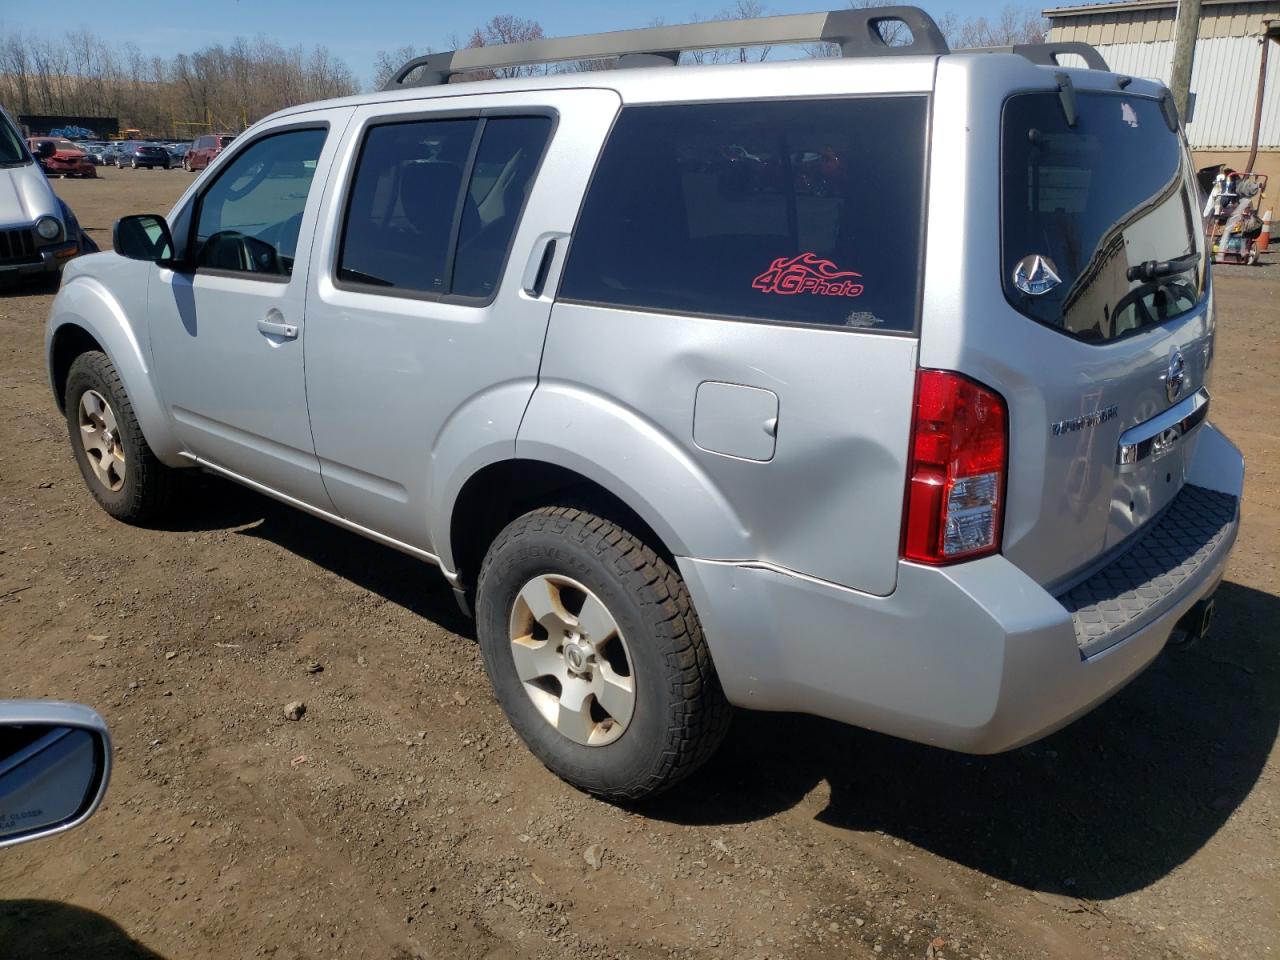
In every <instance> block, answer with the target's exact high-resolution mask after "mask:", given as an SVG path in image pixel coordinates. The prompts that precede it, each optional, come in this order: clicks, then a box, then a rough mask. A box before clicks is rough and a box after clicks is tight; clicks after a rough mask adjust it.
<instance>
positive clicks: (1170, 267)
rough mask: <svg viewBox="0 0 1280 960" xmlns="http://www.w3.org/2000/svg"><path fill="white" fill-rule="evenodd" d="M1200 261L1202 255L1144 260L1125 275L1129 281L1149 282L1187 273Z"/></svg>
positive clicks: (1192, 254) (1188, 254)
mask: <svg viewBox="0 0 1280 960" xmlns="http://www.w3.org/2000/svg"><path fill="white" fill-rule="evenodd" d="M1199 261H1200V254H1198V253H1187V254H1183V255H1182V256H1181V257H1174V258H1173V259H1172V260H1144V261H1143V262H1142V263H1139V264H1137V265H1135V266H1132V267H1130V268H1129V270H1128V272H1127V273H1126V274H1125V277H1127V278H1128V279H1129V280H1131V281H1132V280H1142V281H1149V280H1155V279H1156V278H1158V277H1168V276H1171V275H1173V274H1175V273H1185V272H1186V271H1188V270H1190V269H1191V268H1192V267H1194V266H1195V265H1196V264H1197V263H1199Z"/></svg>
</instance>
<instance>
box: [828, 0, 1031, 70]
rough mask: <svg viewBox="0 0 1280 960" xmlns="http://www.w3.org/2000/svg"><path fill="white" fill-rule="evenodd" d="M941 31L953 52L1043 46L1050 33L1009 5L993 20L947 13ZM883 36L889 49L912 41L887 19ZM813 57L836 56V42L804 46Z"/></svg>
mask: <svg viewBox="0 0 1280 960" xmlns="http://www.w3.org/2000/svg"><path fill="white" fill-rule="evenodd" d="M894 3H895V0H849V7H850V8H851V9H853V10H875V9H876V8H878V7H887V6H892V5H894ZM936 22H937V24H938V30H939V31H941V33H942V35H943V37H945V38H946V41H947V44H948V45H949V46H950V47H951V48H952V49H954V50H963V49H965V48H967V47H1006V46H1010V45H1012V44H1015V43H1043V42H1044V40H1045V37H1046V36H1047V35H1048V33H1049V21H1048V20H1046V19H1044V18H1043V17H1042V16H1040V14H1039V11H1038V10H1037V9H1035V8H1028V7H1016V6H1006V7H1005V8H1004V9H1002V10H1001V11H1000V14H999V16H998V17H996V19H995V20H994V21H992V20H990V19H988V18H987V17H986V16H982V15H979V16H976V17H966V18H965V19H964V20H961V19H959V18H958V17H957V16H956V15H955V14H954V13H952V12H951V11H948V12H946V13H944V14H942V16H940V17H938V18H937V20H936ZM878 29H879V31H880V36H881V38H882V39H883V40H884V42H885V43H887V44H888V45H889V46H891V47H894V46H900V45H904V44H907V43H910V42H911V31H910V30H909V29H908V27H907V25H906V24H905V23H902V22H901V21H900V20H899V21H892V20H886V21H883V22H881V23H880V24H879V26H878ZM805 53H806V54H808V56H810V57H837V56H839V55H840V48H839V47H837V46H836V45H835V44H833V43H815V44H811V45H809V46H807V47H805Z"/></svg>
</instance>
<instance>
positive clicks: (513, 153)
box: [453, 117, 551, 297]
mask: <svg viewBox="0 0 1280 960" xmlns="http://www.w3.org/2000/svg"><path fill="white" fill-rule="evenodd" d="M550 133H551V120H550V119H549V118H547V117H502V118H496V119H493V120H488V121H486V123H485V128H484V133H483V135H482V136H481V138H480V147H479V149H478V150H477V151H476V159H475V167H474V168H473V169H472V172H471V182H470V185H469V187H468V189H467V198H466V201H465V202H464V204H463V207H462V228H461V231H460V233H459V234H458V256H457V262H456V263H455V264H454V268H453V293H455V294H458V295H459V296H464V297H490V296H492V295H493V292H494V290H495V289H496V287H497V285H498V279H499V276H498V275H499V273H500V272H501V270H502V265H503V264H504V263H505V262H506V259H507V250H508V249H510V247H511V237H512V236H513V235H514V233H515V230H516V223H517V222H518V221H519V219H520V211H521V210H523V209H524V201H525V197H526V196H527V195H528V192H529V187H530V185H532V183H533V174H534V171H535V170H536V169H537V167H538V161H539V160H540V159H541V158H542V150H543V147H544V146H546V142H547V137H548V136H549V135H550Z"/></svg>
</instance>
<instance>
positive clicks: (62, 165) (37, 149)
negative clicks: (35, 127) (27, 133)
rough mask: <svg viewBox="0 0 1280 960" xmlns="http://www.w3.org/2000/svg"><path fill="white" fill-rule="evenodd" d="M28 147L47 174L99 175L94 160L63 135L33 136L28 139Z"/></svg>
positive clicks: (64, 175) (71, 175)
mask: <svg viewBox="0 0 1280 960" xmlns="http://www.w3.org/2000/svg"><path fill="white" fill-rule="evenodd" d="M46 144H47V146H46ZM27 147H28V148H29V149H30V150H31V153H32V155H33V156H34V157H35V158H36V159H37V160H38V161H39V162H40V167H41V169H42V170H44V172H45V175H46V176H50V177H96V176H97V175H98V171H97V169H96V168H95V167H94V165H93V161H92V160H90V159H89V157H88V155H87V154H86V153H85V152H84V151H83V150H81V149H80V148H79V147H77V146H76V145H75V144H74V143H72V142H71V141H70V140H64V139H63V138H62V137H32V138H31V139H30V140H28V141H27ZM50 147H52V152H50Z"/></svg>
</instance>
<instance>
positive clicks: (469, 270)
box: [338, 117, 551, 300]
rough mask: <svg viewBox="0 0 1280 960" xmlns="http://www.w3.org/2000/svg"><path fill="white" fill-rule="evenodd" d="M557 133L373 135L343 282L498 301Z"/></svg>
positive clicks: (438, 124)
mask: <svg viewBox="0 0 1280 960" xmlns="http://www.w3.org/2000/svg"><path fill="white" fill-rule="evenodd" d="M550 132H551V120H550V119H549V118H547V117H492V118H486V119H478V118H474V119H473V118H467V119H446V120H422V121H410V122H405V123H388V124H381V125H378V126H375V127H372V128H370V130H369V132H368V133H367V134H366V135H365V140H364V144H363V145H362V147H361V151H360V158H359V160H358V162H357V165H356V172H355V177H354V179H353V181H352V185H351V191H350V194H349V196H348V200H347V214H346V218H345V222H344V224H343V232H342V243H341V249H340V252H339V254H338V280H339V281H340V282H344V283H347V284H355V285H361V286H367V287H375V288H378V289H379V291H389V290H396V291H402V292H405V293H409V294H413V295H419V296H421V295H436V296H457V297H464V298H467V299H482V300H488V299H491V298H492V297H493V295H494V293H495V292H496V290H497V285H498V280H499V278H500V275H501V272H502V267H503V265H504V264H505V262H506V259H507V254H508V252H509V251H510V248H511V239H512V237H513V236H514V234H515V228H516V224H517V223H518V221H519V219H520V213H521V211H522V210H523V208H524V202H525V198H526V196H527V194H528V192H529V188H530V186H531V185H532V183H533V175H534V172H535V170H536V169H537V166H538V163H539V161H540V160H541V158H542V153H543V150H544V148H545V147H546V143H547V139H548V137H549V136H550Z"/></svg>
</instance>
